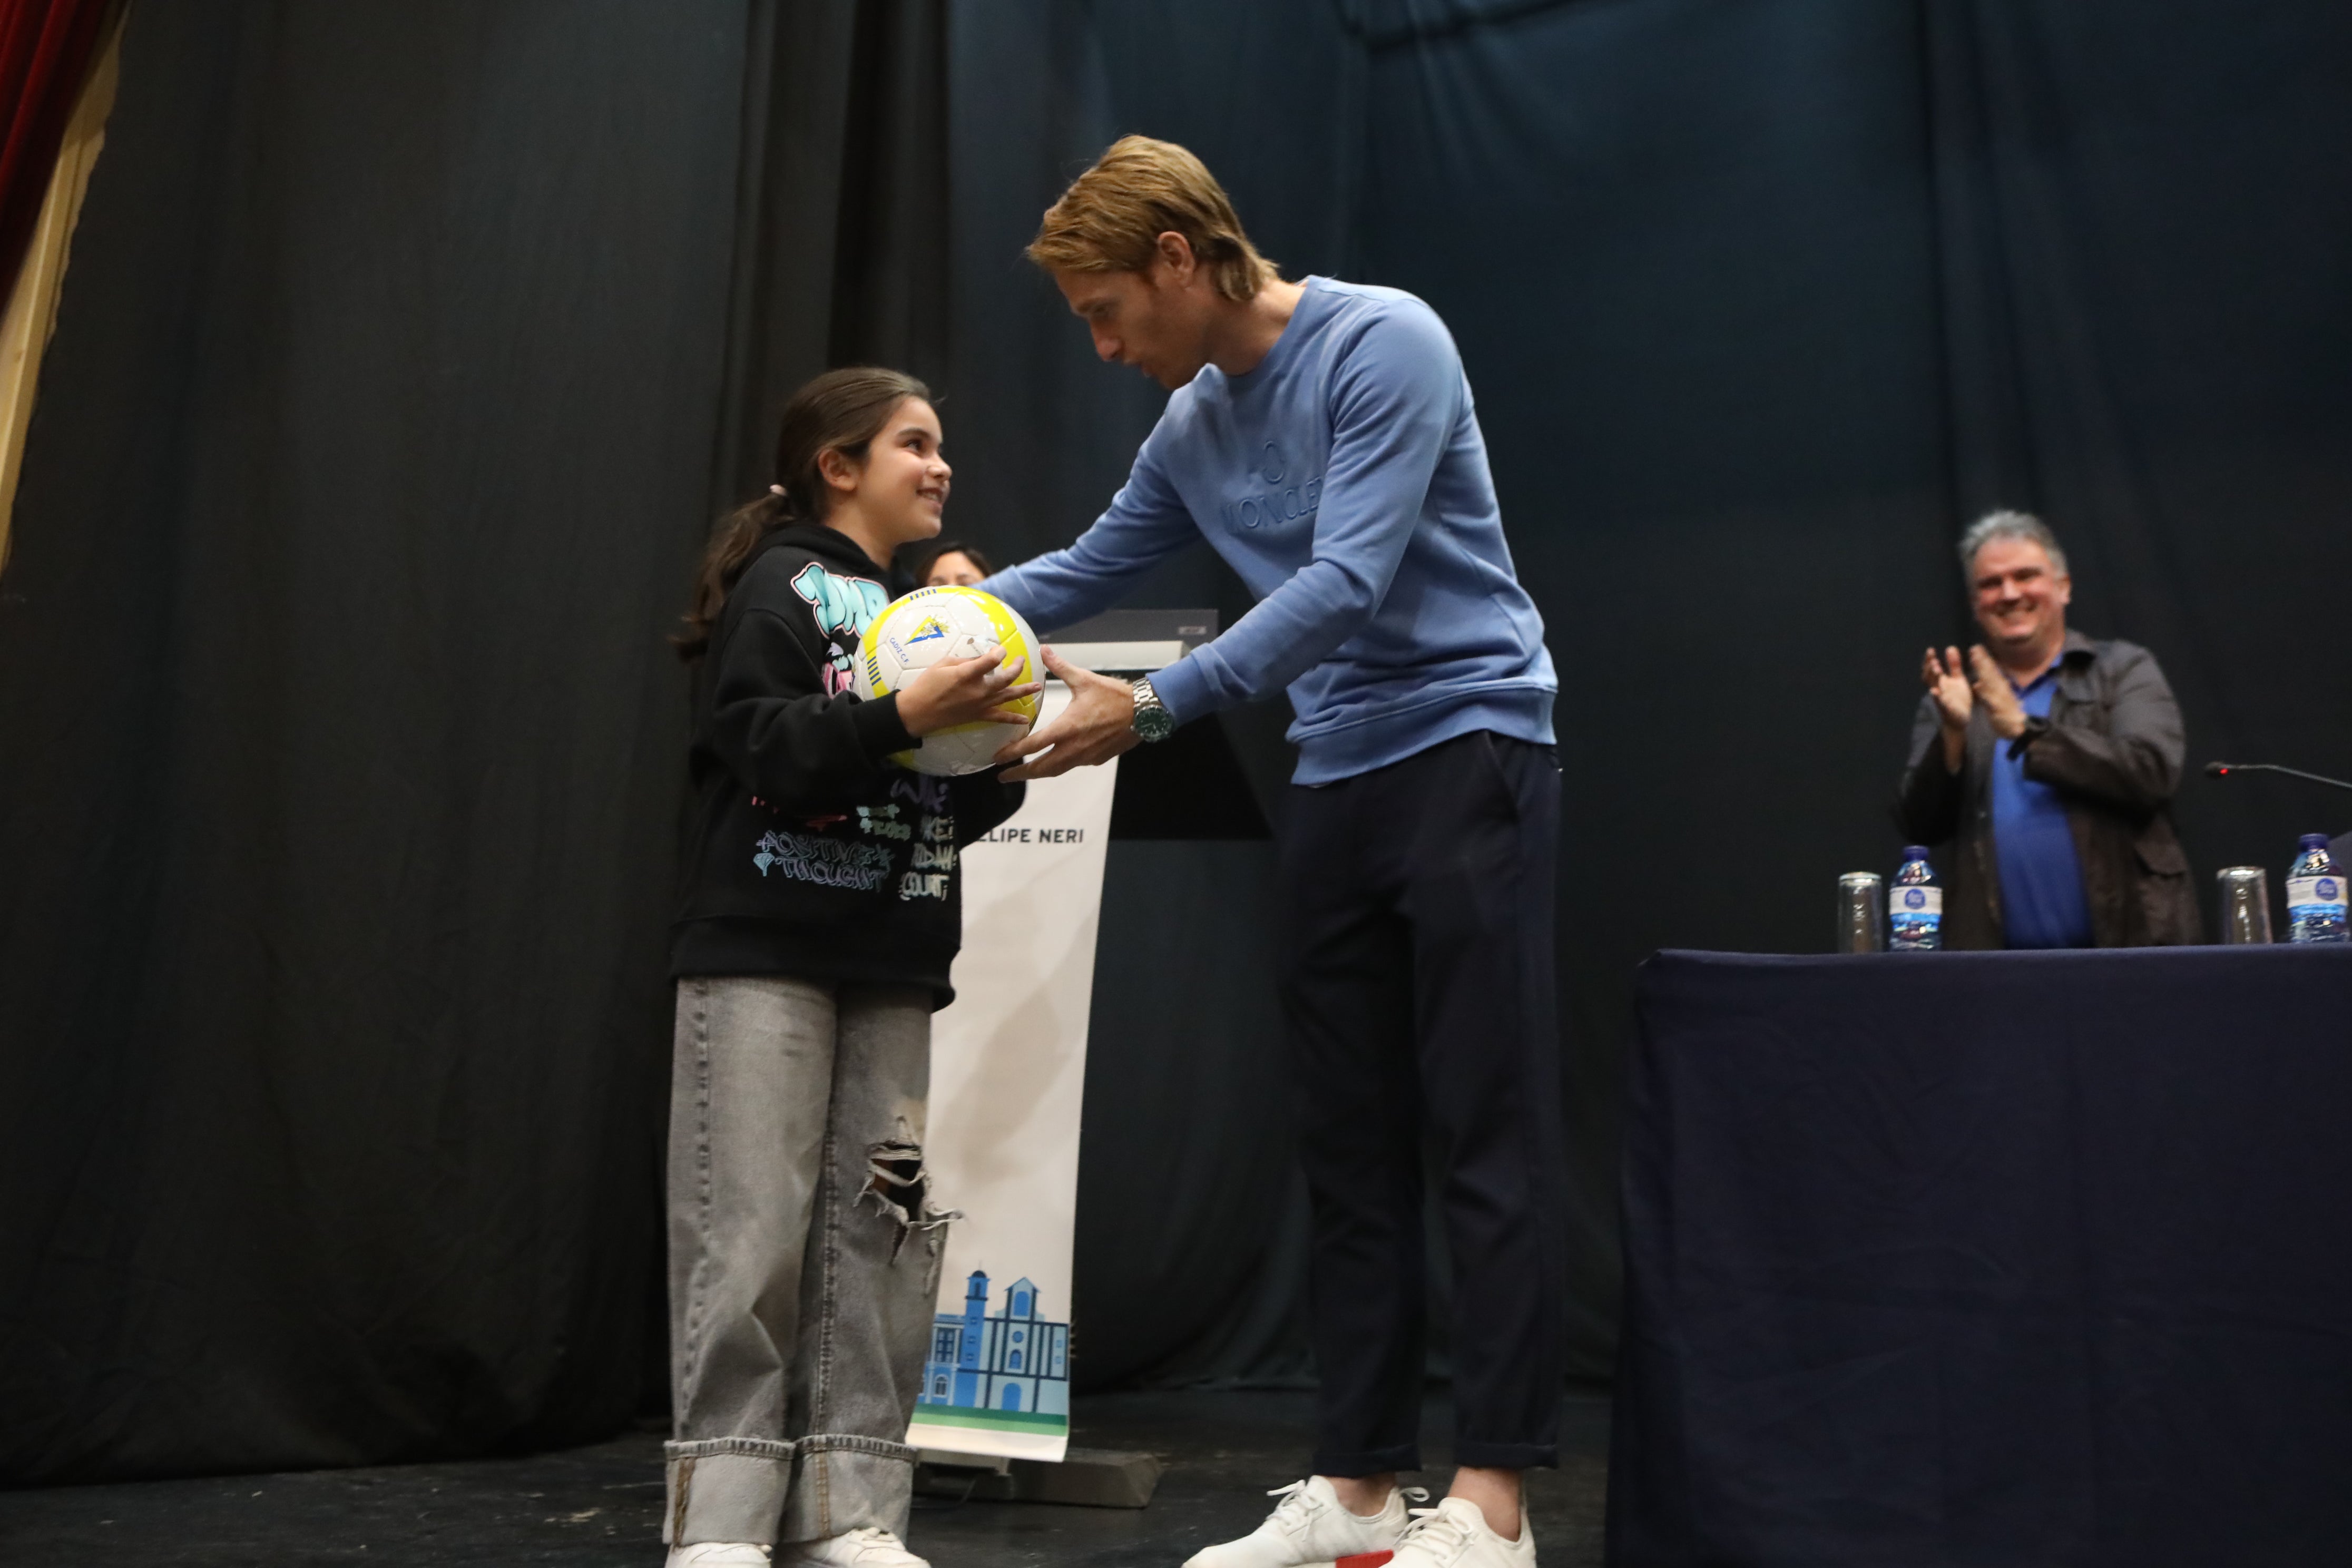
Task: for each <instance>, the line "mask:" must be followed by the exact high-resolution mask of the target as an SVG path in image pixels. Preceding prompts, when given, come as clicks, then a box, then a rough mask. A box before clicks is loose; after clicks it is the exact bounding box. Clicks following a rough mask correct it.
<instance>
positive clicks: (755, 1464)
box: [662, 975, 953, 1545]
mask: <svg viewBox="0 0 2352 1568" xmlns="http://www.w3.org/2000/svg"><path fill="white" fill-rule="evenodd" d="M930 1047H931V997H930V993H929V991H927V990H923V989H921V988H919V987H914V986H885V985H841V986H835V985H830V984H817V983H814V982H811V981H804V980H788V979H783V978H781V977H774V976H764V975H762V976H741V977H721V978H689V979H686V980H681V981H679V982H678V985H677V1035H676V1037H675V1044H674V1047H673V1067H672V1078H671V1084H672V1087H671V1093H670V1135H669V1301H670V1389H671V1405H672V1410H673V1413H674V1415H675V1418H676V1423H677V1436H676V1441H674V1442H672V1443H671V1444H669V1446H668V1448H667V1457H668V1460H669V1464H668V1473H669V1508H668V1511H667V1515H666V1516H665V1521H664V1527H663V1531H662V1538H663V1539H664V1540H665V1541H667V1542H670V1543H672V1544H674V1545H691V1544H692V1543H694V1542H700V1541H748V1542H761V1543H763V1544H771V1545H772V1544H773V1543H775V1542H778V1541H808V1540H814V1539H815V1538H817V1537H820V1536H827V1535H838V1534H840V1533H841V1532H842V1531H848V1530H856V1529H858V1528H860V1527H861V1526H866V1525H877V1526H879V1527H881V1528H882V1529H884V1530H887V1531H892V1532H894V1533H896V1534H898V1536H900V1537H901V1538H902V1539H903V1538H904V1537H905V1534H906V1530H907V1511H908V1505H909V1502H910V1500H911V1498H912V1488H913V1480H914V1458H915V1453H914V1450H913V1449H911V1448H909V1447H907V1446H906V1443H905V1441H904V1439H905V1437H906V1435H907V1421H908V1417H909V1416H910V1415H912V1414H913V1413H914V1408H915V1395H916V1393H917V1392H918V1391H919V1389H920V1388H921V1386H922V1373H923V1357H924V1354H925V1352H926V1351H927V1349H928V1348H929V1341H930V1334H931V1322H932V1315H933V1313H934V1312H935V1310H937V1300H938V1296H939V1275H940V1248H941V1246H942V1244H943V1243H944V1241H945V1237H946V1224H947V1221H948V1220H949V1219H950V1218H951V1217H953V1216H952V1215H948V1214H946V1213H944V1212H943V1211H941V1210H940V1208H938V1207H937V1206H936V1205H933V1204H932V1203H931V1202H930V1200H929V1187H930V1177H929V1173H927V1172H926V1171H925V1169H924V1166H923V1121H924V1103H925V1100H926V1099H927V1097H928V1096H929V1090H930Z"/></svg>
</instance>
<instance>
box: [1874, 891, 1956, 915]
mask: <svg viewBox="0 0 2352 1568" xmlns="http://www.w3.org/2000/svg"><path fill="white" fill-rule="evenodd" d="M1943 913H1944V889H1941V888H1889V889H1886V914H1887V918H1888V919H1890V920H1898V921H1899V920H1919V919H1922V918H1924V919H1927V920H1937V919H1940V918H1942V916H1943Z"/></svg>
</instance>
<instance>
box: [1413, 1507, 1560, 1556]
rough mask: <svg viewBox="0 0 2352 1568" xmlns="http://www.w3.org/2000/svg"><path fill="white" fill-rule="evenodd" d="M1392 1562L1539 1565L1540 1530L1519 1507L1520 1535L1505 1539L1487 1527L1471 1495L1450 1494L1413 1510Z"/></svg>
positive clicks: (1483, 1516)
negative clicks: (1538, 1538)
mask: <svg viewBox="0 0 2352 1568" xmlns="http://www.w3.org/2000/svg"><path fill="white" fill-rule="evenodd" d="M1389 1568H1536V1530H1535V1526H1534V1525H1532V1524H1529V1523H1528V1511H1527V1510H1526V1508H1524V1507H1522V1508H1521V1509H1520V1510H1519V1538H1518V1539H1517V1541H1506V1540H1504V1539H1503V1538H1502V1537H1501V1536H1499V1535H1497V1534H1496V1533H1495V1532H1494V1531H1491V1530H1489V1529H1487V1528H1486V1514H1485V1513H1483V1512H1481V1511H1480V1510H1479V1508H1478V1505H1477V1504H1476V1503H1475V1502H1472V1501H1471V1500H1469V1499H1468V1498H1460V1497H1450V1498H1447V1499H1445V1500H1444V1501H1442V1502H1440V1503H1439V1504H1438V1505H1437V1506H1436V1507H1435V1508H1417V1509H1414V1510H1412V1525H1411V1526H1409V1527H1408V1528H1407V1529H1406V1531H1405V1532H1404V1539H1403V1540H1402V1541H1401V1542H1397V1549H1396V1555H1395V1556H1394V1557H1392V1558H1391V1559H1390V1560H1389Z"/></svg>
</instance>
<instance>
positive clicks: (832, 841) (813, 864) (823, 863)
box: [751, 827, 903, 896]
mask: <svg viewBox="0 0 2352 1568" xmlns="http://www.w3.org/2000/svg"><path fill="white" fill-rule="evenodd" d="M751 864H752V865H754V866H757V867H758V868H760V875H761V876H762V877H765V876H766V875H767V874H768V873H769V872H771V871H777V872H781V873H782V875H784V876H786V877H789V878H791V879H793V881H795V882H814V883H815V884H816V885H817V886H818V887H820V888H847V889H852V890H853V891H856V892H860V893H870V892H872V891H873V890H874V889H877V888H878V887H880V886H881V885H882V880H883V879H884V878H886V877H887V876H888V875H889V874H890V852H889V851H888V850H887V849H885V848H883V847H881V846H880V845H878V844H858V843H845V842H843V841H842V840H841V839H838V838H814V837H810V836H809V835H807V834H805V833H794V832H792V831H791V830H790V829H786V828H773V827H772V828H770V829H769V830H768V831H767V832H765V833H762V834H761V835H760V846H759V851H758V853H756V854H754V855H753V856H752V857H751ZM902 896H903V895H902Z"/></svg>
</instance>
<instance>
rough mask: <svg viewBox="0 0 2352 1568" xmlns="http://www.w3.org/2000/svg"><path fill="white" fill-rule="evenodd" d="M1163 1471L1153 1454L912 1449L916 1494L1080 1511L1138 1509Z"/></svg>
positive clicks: (1098, 1450) (1119, 1450) (1125, 1450)
mask: <svg viewBox="0 0 2352 1568" xmlns="http://www.w3.org/2000/svg"><path fill="white" fill-rule="evenodd" d="M1163 1468H1165V1467H1164V1466H1162V1465H1161V1464H1160V1456H1159V1455H1157V1454H1146V1453H1140V1452H1138V1451H1136V1450H1133V1449H1129V1448H1072V1449H1070V1450H1069V1451H1068V1454H1067V1456H1066V1458H1063V1459H1062V1460H1061V1462H1060V1463H1058V1464H1050V1463H1047V1462H1046V1461H1045V1460H1042V1459H1008V1458H1003V1457H1002V1456H999V1455H994V1454H956V1453H950V1452H948V1451H946V1450H944V1449H940V1448H920V1449H918V1450H917V1451H916V1461H915V1490H916V1492H917V1493H918V1494H919V1495H921V1496H923V1497H944V1498H953V1499H955V1500H957V1501H959V1502H963V1501H971V1502H1058V1503H1070V1504H1074V1505H1076V1506H1077V1507H1080V1508H1142V1507H1145V1506H1146V1505H1148V1504H1149V1503H1150V1501H1151V1494H1152V1493H1153V1492H1154V1491H1155V1490H1157V1489H1159V1486H1160V1471H1161V1470H1162V1469H1163Z"/></svg>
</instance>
